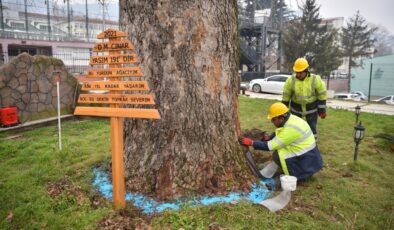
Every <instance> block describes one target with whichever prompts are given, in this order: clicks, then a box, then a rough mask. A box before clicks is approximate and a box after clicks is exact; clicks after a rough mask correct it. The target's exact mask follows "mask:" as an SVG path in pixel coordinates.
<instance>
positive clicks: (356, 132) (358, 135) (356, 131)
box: [353, 121, 365, 161]
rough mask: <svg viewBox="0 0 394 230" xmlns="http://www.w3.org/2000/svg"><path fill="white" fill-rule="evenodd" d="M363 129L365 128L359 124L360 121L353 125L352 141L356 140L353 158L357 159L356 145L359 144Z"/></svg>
mask: <svg viewBox="0 0 394 230" xmlns="http://www.w3.org/2000/svg"><path fill="white" fill-rule="evenodd" d="M364 131H365V128H364V126H363V125H362V124H361V121H360V122H359V123H358V125H356V126H354V133H353V137H354V142H356V147H355V149H354V160H355V161H356V160H357V154H358V145H359V144H360V142H361V140H362V139H363V138H364Z"/></svg>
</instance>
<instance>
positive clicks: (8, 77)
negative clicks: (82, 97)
mask: <svg viewBox="0 0 394 230" xmlns="http://www.w3.org/2000/svg"><path fill="white" fill-rule="evenodd" d="M54 72H60V76H61V81H60V103H61V110H62V114H65V113H71V112H72V110H73V107H74V106H75V90H76V86H77V80H76V79H75V78H74V77H73V76H72V75H71V74H69V73H68V71H67V69H66V68H65V66H64V64H63V62H62V61H61V60H59V59H56V58H53V57H48V56H39V55H37V56H30V55H29V54H27V53H22V54H20V55H19V56H17V57H15V58H14V59H12V60H11V61H10V62H9V63H8V64H6V65H3V66H1V67H0V107H6V106H17V107H18V115H19V122H21V123H24V122H26V121H29V120H36V119H42V118H46V117H51V116H56V114H57V94H56V82H55V81H54V78H55V74H54Z"/></svg>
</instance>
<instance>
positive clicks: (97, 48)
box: [93, 40, 134, 52]
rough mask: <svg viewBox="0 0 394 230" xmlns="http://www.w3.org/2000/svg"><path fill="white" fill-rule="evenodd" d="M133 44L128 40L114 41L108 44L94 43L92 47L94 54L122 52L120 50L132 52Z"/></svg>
mask: <svg viewBox="0 0 394 230" xmlns="http://www.w3.org/2000/svg"><path fill="white" fill-rule="evenodd" d="M133 49H134V47H133V44H131V42H130V41H129V40H115V41H109V42H96V44H95V45H94V48H93V51H94V52H106V51H122V50H133Z"/></svg>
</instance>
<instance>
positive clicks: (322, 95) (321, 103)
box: [315, 76, 327, 113]
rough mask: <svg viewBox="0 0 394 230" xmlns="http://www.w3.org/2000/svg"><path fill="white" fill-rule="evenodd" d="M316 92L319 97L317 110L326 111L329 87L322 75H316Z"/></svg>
mask: <svg viewBox="0 0 394 230" xmlns="http://www.w3.org/2000/svg"><path fill="white" fill-rule="evenodd" d="M316 77H317V79H316V86H315V93H316V97H317V110H318V112H319V113H322V112H323V113H325V112H326V101H327V89H326V84H325V83H324V81H322V80H321V78H320V76H316Z"/></svg>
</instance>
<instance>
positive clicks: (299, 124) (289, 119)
mask: <svg viewBox="0 0 394 230" xmlns="http://www.w3.org/2000/svg"><path fill="white" fill-rule="evenodd" d="M268 119H269V120H271V122H272V123H273V124H274V125H275V126H276V127H277V129H276V130H275V133H274V134H273V135H271V137H270V140H268V141H253V140H252V139H249V138H245V137H241V138H240V140H239V141H240V143H241V144H242V145H247V146H253V147H254V148H255V149H260V150H275V151H274V152H273V154H272V158H273V160H274V162H275V163H276V164H277V165H279V166H280V167H281V168H282V170H283V172H284V173H285V174H286V175H291V176H295V177H297V180H298V181H305V180H306V179H308V178H309V177H311V176H312V175H313V174H314V173H316V172H318V171H319V170H320V169H321V168H322V166H323V161H322V158H321V156H320V151H319V149H318V148H317V145H316V141H315V138H314V137H313V133H312V130H311V128H310V127H309V125H308V123H306V121H304V120H303V119H301V118H299V117H297V116H295V115H291V114H290V113H289V109H288V108H287V107H286V105H285V104H283V103H281V102H277V103H274V104H272V105H271V107H270V108H269V113H268Z"/></svg>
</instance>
